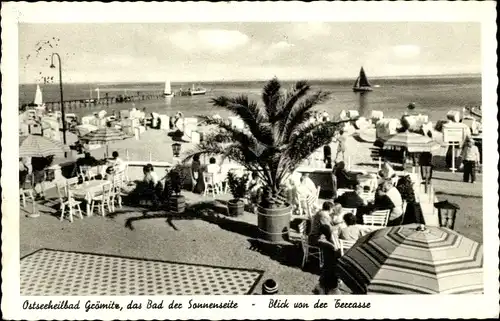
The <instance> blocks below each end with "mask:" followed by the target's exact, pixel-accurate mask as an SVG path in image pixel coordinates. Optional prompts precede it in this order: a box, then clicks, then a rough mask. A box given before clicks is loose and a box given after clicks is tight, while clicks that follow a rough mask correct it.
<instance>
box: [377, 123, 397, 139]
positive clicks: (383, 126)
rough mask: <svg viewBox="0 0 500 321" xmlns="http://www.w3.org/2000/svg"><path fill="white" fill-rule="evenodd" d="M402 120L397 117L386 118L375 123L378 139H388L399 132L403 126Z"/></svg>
mask: <svg viewBox="0 0 500 321" xmlns="http://www.w3.org/2000/svg"><path fill="white" fill-rule="evenodd" d="M401 126H402V125H401V121H400V120H399V119H395V118H384V119H381V120H379V121H378V122H377V123H376V124H375V134H376V137H377V139H382V140H386V139H387V138H389V137H390V136H392V135H395V134H396V133H397V132H398V129H399V128H401Z"/></svg>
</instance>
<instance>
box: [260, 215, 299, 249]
mask: <svg viewBox="0 0 500 321" xmlns="http://www.w3.org/2000/svg"><path fill="white" fill-rule="evenodd" d="M291 213H292V207H291V206H287V207H281V208H272V209H269V208H263V207H261V206H258V208H257V215H258V224H257V225H258V228H259V232H260V237H261V239H262V240H263V241H267V242H271V243H282V242H286V241H287V239H288V230H289V229H290V215H291Z"/></svg>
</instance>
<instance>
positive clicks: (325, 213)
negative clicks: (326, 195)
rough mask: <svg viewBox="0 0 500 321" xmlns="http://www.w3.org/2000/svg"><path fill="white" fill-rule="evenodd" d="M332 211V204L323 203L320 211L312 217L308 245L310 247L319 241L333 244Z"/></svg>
mask: <svg viewBox="0 0 500 321" xmlns="http://www.w3.org/2000/svg"><path fill="white" fill-rule="evenodd" d="M333 210H334V205H333V203H332V202H329V201H326V202H324V203H323V206H322V208H321V210H319V211H318V212H317V213H316V214H314V215H313V217H312V220H311V233H310V234H309V243H310V244H311V245H316V244H318V242H319V241H320V240H323V241H326V242H329V243H332V244H335V243H334V240H333V238H332V237H333V234H332V227H333V222H332V213H333Z"/></svg>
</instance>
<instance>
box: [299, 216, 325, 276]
mask: <svg viewBox="0 0 500 321" xmlns="http://www.w3.org/2000/svg"><path fill="white" fill-rule="evenodd" d="M309 226H310V220H309V219H302V220H301V222H300V223H299V226H298V227H299V233H300V244H301V246H302V253H303V256H302V268H304V266H305V265H306V263H307V261H308V259H309V257H311V256H312V257H315V258H317V259H318V261H319V267H320V268H321V267H322V266H323V253H322V252H321V248H320V247H318V246H313V245H310V244H309V234H310V227H309Z"/></svg>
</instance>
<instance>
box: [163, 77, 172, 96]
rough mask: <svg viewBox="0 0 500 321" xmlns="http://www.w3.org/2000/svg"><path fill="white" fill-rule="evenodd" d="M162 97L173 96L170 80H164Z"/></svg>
mask: <svg viewBox="0 0 500 321" xmlns="http://www.w3.org/2000/svg"><path fill="white" fill-rule="evenodd" d="M163 96H164V97H174V93H173V92H172V87H171V85H170V80H167V81H165V90H163Z"/></svg>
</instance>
